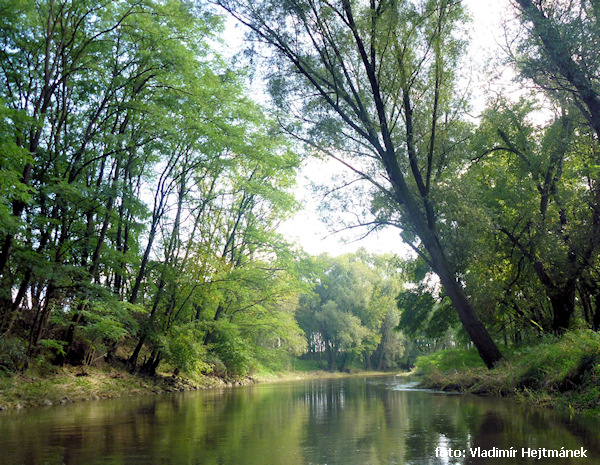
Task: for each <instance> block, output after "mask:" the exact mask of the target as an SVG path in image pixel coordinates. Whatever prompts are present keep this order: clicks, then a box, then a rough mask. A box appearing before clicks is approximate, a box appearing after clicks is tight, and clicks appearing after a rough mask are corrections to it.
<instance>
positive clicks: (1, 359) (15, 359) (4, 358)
mask: <svg viewBox="0 0 600 465" xmlns="http://www.w3.org/2000/svg"><path fill="white" fill-rule="evenodd" d="M26 354H27V347H26V346H25V341H23V340H21V339H19V338H17V337H11V338H0V374H2V375H5V374H10V373H14V372H16V371H19V370H20V369H22V368H23V367H24V366H25V363H26V361H27V357H26Z"/></svg>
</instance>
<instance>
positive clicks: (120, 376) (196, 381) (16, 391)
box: [0, 365, 384, 410]
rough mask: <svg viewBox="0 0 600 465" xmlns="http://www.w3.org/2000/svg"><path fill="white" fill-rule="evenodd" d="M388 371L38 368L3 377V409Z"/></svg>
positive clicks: (0, 388) (0, 399)
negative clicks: (192, 374) (190, 374)
mask: <svg viewBox="0 0 600 465" xmlns="http://www.w3.org/2000/svg"><path fill="white" fill-rule="evenodd" d="M383 374H384V373H378V372H364V373H363V372H361V373H337V372H336V373H330V372H327V371H306V372H304V371H286V372H280V373H259V374H257V375H253V376H251V377H250V376H248V377H245V378H240V379H236V380H224V379H222V378H218V377H213V376H201V377H197V378H193V379H191V378H185V377H180V376H177V377H174V376H170V375H167V374H159V375H156V376H145V375H141V374H131V373H129V372H128V371H126V370H123V369H119V368H117V367H114V366H110V365H103V366H101V367H96V368H90V369H88V370H87V373H86V374H85V375H84V374H82V371H81V368H78V367H64V368H56V369H55V370H54V372H52V373H48V374H44V375H43V376H41V375H39V374H36V373H34V372H27V373H25V374H16V375H13V376H10V377H4V378H0V410H7V409H21V408H29V407H38V406H52V405H58V404H67V403H72V402H82V401H86V400H100V399H112V398H118V397H126V396H139V395H151V394H161V393H169V392H178V391H192V390H200V389H211V388H221V387H233V386H243V385H248V384H254V383H273V382H282V381H293V380H301V379H310V378H341V377H348V376H357V375H364V376H378V375H383Z"/></svg>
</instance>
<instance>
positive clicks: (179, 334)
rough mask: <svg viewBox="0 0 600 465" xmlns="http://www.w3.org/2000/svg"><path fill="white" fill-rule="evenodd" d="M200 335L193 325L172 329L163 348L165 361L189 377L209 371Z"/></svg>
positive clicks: (204, 347)
mask: <svg viewBox="0 0 600 465" xmlns="http://www.w3.org/2000/svg"><path fill="white" fill-rule="evenodd" d="M202 334H203V332H202V331H200V330H199V329H198V327H197V326H195V325H185V326H184V325H181V326H175V327H172V328H171V329H170V331H169V334H168V336H167V338H166V343H165V345H164V347H163V354H164V356H165V361H166V362H167V363H169V365H170V366H171V367H173V368H176V369H179V370H182V371H183V372H185V373H186V374H188V375H190V376H197V375H200V374H202V373H206V372H207V371H209V369H210V365H209V363H208V362H207V361H206V360H205V359H206V352H207V347H206V346H205V345H204V344H203V343H202ZM213 371H214V370H213Z"/></svg>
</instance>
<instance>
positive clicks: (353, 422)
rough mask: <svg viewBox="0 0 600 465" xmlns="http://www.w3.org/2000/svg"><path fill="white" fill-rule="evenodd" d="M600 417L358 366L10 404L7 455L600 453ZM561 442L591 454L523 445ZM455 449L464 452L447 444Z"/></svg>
mask: <svg viewBox="0 0 600 465" xmlns="http://www.w3.org/2000/svg"><path fill="white" fill-rule="evenodd" d="M598 426H599V422H598V421H596V420H594V419H586V418H580V417H576V418H569V417H568V416H565V415H561V414H559V413H557V412H552V411H547V410H539V409H537V410H536V409H532V408H525V407H522V406H516V405H513V404H512V403H511V402H510V401H506V400H504V399H492V398H481V397H475V396H465V395H447V394H442V393H437V392H427V391H421V390H418V389H416V387H415V385H414V384H411V383H406V382H400V381H398V378H393V377H385V378H362V377H356V378H345V379H336V380H307V381H298V382H289V383H276V384H264V385H254V386H248V387H243V388H235V389H223V390H213V391H204V392H194V393H184V394H174V395H169V396H157V397H141V398H127V399H117V400H112V401H95V402H88V403H82V404H74V405H69V406H61V407H51V408H44V409H36V410H30V411H20V412H3V413H2V414H1V415H0V450H1V451H2V453H1V454H2V458H1V460H0V462H1V463H4V464H7V465H13V464H19V465H28V464H32V465H38V464H49V465H55V464H56V465H58V464H60V465H76V464H77V465H79V464H128V465H129V464H144V465H146V464H160V465H169V464H178V465H179V464H249V465H253V464H256V465H259V464H260V465H271V464H272V465H277V464H282V465H283V464H285V465H294V464H345V465H346V464H357V465H358V464H360V465H364V464H374V465H375V464H411V465H422V464H423V465H449V464H460V465H467V464H468V465H470V464H487V463H489V464H491V463H494V464H497V465H500V464H502V465H504V464H509V465H510V464H517V463H539V464H544V465H552V464H559V463H560V464H571V463H572V464H575V463H577V464H586V463H590V464H593V463H600V436H599V434H600V433H599V431H600V428H598ZM511 447H512V448H514V449H515V450H516V451H517V452H518V453H517V454H516V457H514V458H510V457H509V458H506V457H504V458H496V457H492V458H489V457H488V458H486V457H474V456H471V455H470V454H469V450H470V449H476V448H479V450H485V451H490V450H494V448H496V449H498V450H509V449H510V448H511ZM561 447H564V448H565V449H570V450H575V449H580V448H581V447H583V448H584V449H586V450H587V454H588V456H589V457H590V458H588V459H581V458H573V459H564V458H559V459H551V458H544V459H541V460H535V459H531V460H527V459H523V458H522V457H521V449H522V448H534V449H539V448H547V449H560V448H561ZM436 449H437V454H436ZM450 449H452V451H453V452H454V451H464V452H465V453H464V454H463V456H461V457H451V458H450V457H444V456H442V454H440V452H442V453H443V452H447V451H449V450H450ZM436 455H437V456H436Z"/></svg>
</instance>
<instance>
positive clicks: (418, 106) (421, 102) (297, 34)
mask: <svg viewBox="0 0 600 465" xmlns="http://www.w3.org/2000/svg"><path fill="white" fill-rule="evenodd" d="M216 3H217V4H219V5H221V6H222V7H223V8H225V9H226V10H227V11H229V12H230V13H231V14H233V15H234V16H235V17H236V18H237V19H238V20H240V21H241V22H242V23H244V24H246V25H247V26H248V27H250V28H251V30H252V31H253V32H254V33H255V35H256V36H258V37H259V38H260V39H262V40H263V41H264V42H266V43H267V44H269V45H270V46H271V47H272V50H274V51H275V52H276V54H275V56H274V58H273V60H272V68H273V70H274V71H273V73H272V76H271V90H272V93H273V95H274V97H275V101H276V102H277V103H279V104H280V105H281V106H283V107H286V105H287V107H286V109H285V112H286V114H288V115H289V114H292V115H295V116H297V119H298V120H299V121H301V122H302V123H305V126H304V131H302V129H300V130H298V129H297V128H293V127H290V130H291V131H292V132H293V133H294V134H295V136H296V137H298V138H300V139H301V140H303V141H304V142H305V143H306V144H307V145H308V146H310V147H313V148H314V149H315V150H316V151H318V152H324V153H327V154H328V155H330V156H332V157H333V158H336V159H338V160H340V161H341V162H342V163H343V164H344V165H345V166H347V167H348V168H350V169H351V171H353V172H354V173H355V174H356V176H357V180H360V181H366V182H367V183H368V184H369V185H370V188H371V192H370V193H371V195H372V198H373V201H372V205H371V207H372V211H373V213H374V214H375V216H376V218H375V220H374V224H375V225H378V224H394V225H396V226H399V227H400V228H402V230H403V233H402V235H403V237H404V239H405V240H406V241H408V242H409V243H410V244H412V246H413V248H414V249H415V250H418V252H419V253H420V254H421V255H422V256H423V257H424V259H425V260H426V261H427V262H428V263H429V265H430V266H431V268H432V269H433V270H434V271H435V273H436V274H437V275H438V276H439V278H440V281H441V282H442V284H443V285H444V287H445V289H446V292H447V294H448V296H449V297H450V299H451V301H452V303H453V305H454V308H455V309H456V311H457V313H458V315H459V318H460V320H461V322H462V324H463V326H464V327H465V329H466V331H467V333H468V334H469V336H470V338H471V340H472V341H473V343H474V344H475V346H476V347H477V349H478V351H479V353H480V355H481V357H482V359H483V361H484V362H485V364H486V365H487V366H488V367H490V368H491V367H493V366H494V364H496V363H497V362H498V361H499V360H500V359H501V358H502V355H501V353H500V351H499V350H498V348H497V346H496V344H495V343H494V341H493V339H492V338H491V336H490V335H489V333H488V332H487V330H486V328H485V327H484V326H483V324H482V323H481V321H480V320H479V318H478V316H477V313H476V311H475V309H474V308H473V306H472V305H471V303H470V302H469V299H468V298H467V296H466V294H465V292H464V289H463V287H462V285H461V282H460V280H459V277H458V275H457V271H456V269H455V267H454V265H453V263H451V261H450V260H449V258H448V254H447V247H448V245H447V244H444V241H443V238H442V237H441V235H440V224H442V223H446V222H447V223H449V222H452V221H453V218H448V217H444V215H443V214H442V213H441V212H439V211H436V208H437V204H436V202H437V199H438V191H439V189H438V187H439V186H440V185H443V184H445V183H450V184H451V183H452V182H455V178H456V177H458V174H459V172H460V166H461V165H460V157H461V155H460V151H458V150H457V146H458V145H460V143H461V139H463V137H464V130H465V125H464V124H463V123H461V122H460V121H459V120H458V119H457V118H456V115H457V113H458V114H460V112H461V104H462V103H461V102H460V101H459V100H458V99H457V98H456V97H455V92H454V81H455V78H456V66H457V64H458V61H459V56H460V51H461V41H460V39H458V34H459V33H458V30H457V28H458V25H459V24H460V22H461V21H462V19H463V18H464V15H463V11H462V6H461V4H460V3H459V2H451V1H447V0H439V1H421V2H417V3H414V2H408V1H376V0H372V1H370V2H369V3H368V4H367V3H364V4H363V3H359V2H353V1H350V0H339V1H336V2H327V1H320V0H305V1H304V0H287V1H283V2H280V1H277V2H275V1H271V0H264V1H261V2H255V1H253V2H249V1H244V0H217V1H216ZM285 97H288V98H287V99H286V98H285ZM350 183H352V182H350Z"/></svg>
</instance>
